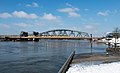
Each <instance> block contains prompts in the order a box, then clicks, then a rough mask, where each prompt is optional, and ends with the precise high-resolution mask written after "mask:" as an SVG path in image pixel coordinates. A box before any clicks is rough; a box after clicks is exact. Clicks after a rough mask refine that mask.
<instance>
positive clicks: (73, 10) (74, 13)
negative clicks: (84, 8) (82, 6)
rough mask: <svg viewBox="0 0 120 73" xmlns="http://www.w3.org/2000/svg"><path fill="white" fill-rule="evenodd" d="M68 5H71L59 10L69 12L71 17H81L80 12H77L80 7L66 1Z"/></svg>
mask: <svg viewBox="0 0 120 73" xmlns="http://www.w3.org/2000/svg"><path fill="white" fill-rule="evenodd" d="M66 5H67V6H69V7H67V8H62V9H58V10H57V11H58V12H62V13H67V14H68V15H69V17H80V14H78V13H77V11H79V8H75V7H73V6H72V5H71V4H69V3H66Z"/></svg>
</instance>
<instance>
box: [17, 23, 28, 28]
mask: <svg viewBox="0 0 120 73" xmlns="http://www.w3.org/2000/svg"><path fill="white" fill-rule="evenodd" d="M15 25H16V26H19V27H27V26H29V24H26V23H16V24H15Z"/></svg>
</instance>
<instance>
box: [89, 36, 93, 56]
mask: <svg viewBox="0 0 120 73" xmlns="http://www.w3.org/2000/svg"><path fill="white" fill-rule="evenodd" d="M90 37H91V39H90V43H91V46H90V47H91V55H92V40H93V39H92V34H90Z"/></svg>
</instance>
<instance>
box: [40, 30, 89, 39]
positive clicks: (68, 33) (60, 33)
mask: <svg viewBox="0 0 120 73" xmlns="http://www.w3.org/2000/svg"><path fill="white" fill-rule="evenodd" d="M39 36H44V37H46V36H51V37H52V36H56V37H60V36H63V37H65V36H66V37H82V38H83V37H84V38H85V37H90V36H89V34H88V33H86V32H80V31H75V30H66V29H57V30H50V31H46V32H42V33H39Z"/></svg>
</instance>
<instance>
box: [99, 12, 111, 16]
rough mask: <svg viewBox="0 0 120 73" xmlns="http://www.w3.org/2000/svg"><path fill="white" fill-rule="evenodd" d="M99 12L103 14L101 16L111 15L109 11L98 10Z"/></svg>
mask: <svg viewBox="0 0 120 73" xmlns="http://www.w3.org/2000/svg"><path fill="white" fill-rule="evenodd" d="M97 14H98V15H101V16H108V15H109V13H108V11H105V12H98V13H97Z"/></svg>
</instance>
